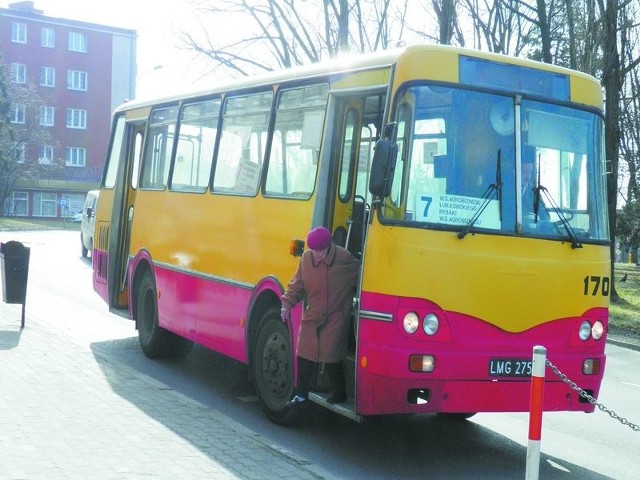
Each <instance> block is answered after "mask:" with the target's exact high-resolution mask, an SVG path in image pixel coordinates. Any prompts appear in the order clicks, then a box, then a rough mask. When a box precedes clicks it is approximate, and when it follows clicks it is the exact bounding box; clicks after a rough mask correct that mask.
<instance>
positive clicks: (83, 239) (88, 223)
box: [80, 190, 100, 257]
mask: <svg viewBox="0 0 640 480" xmlns="http://www.w3.org/2000/svg"><path fill="white" fill-rule="evenodd" d="M99 193H100V192H99V191H98V190H91V191H89V192H88V193H87V196H86V198H85V199H84V206H83V207H82V220H81V221H80V244H81V245H82V256H83V257H86V256H87V254H88V253H89V252H92V255H93V231H94V229H95V226H96V206H97V204H98V194H99Z"/></svg>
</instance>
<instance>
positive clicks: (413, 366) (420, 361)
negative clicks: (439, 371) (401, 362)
mask: <svg viewBox="0 0 640 480" xmlns="http://www.w3.org/2000/svg"><path fill="white" fill-rule="evenodd" d="M435 367H436V361H435V358H434V357H433V355H411V357H410V358H409V370H410V371H412V372H433V369H434V368H435Z"/></svg>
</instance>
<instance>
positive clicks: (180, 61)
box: [0, 0, 202, 97]
mask: <svg viewBox="0 0 640 480" xmlns="http://www.w3.org/2000/svg"><path fill="white" fill-rule="evenodd" d="M16 1H17V0H16ZM10 3H14V1H11V0H0V6H2V7H4V8H7V7H8V6H9V4H10ZM34 6H35V8H36V9H38V10H42V11H43V13H44V15H46V16H48V17H58V18H67V19H71V20H79V21H83V22H90V23H98V24H101V25H108V26H111V27H118V28H127V29H132V30H136V31H137V32H138V77H139V81H138V86H137V90H138V96H139V97H140V96H143V95H144V96H147V95H155V94H159V93H166V92H163V91H161V90H163V89H164V87H163V86H166V87H167V88H170V89H171V90H174V89H176V88H190V87H192V86H199V85H201V83H202V80H201V77H202V67H201V68H197V67H196V66H195V65H194V62H193V59H194V54H193V53H191V52H186V51H184V50H181V49H179V48H178V47H177V42H178V41H177V37H176V32H179V31H181V30H183V29H185V28H187V26H188V25H189V24H190V23H191V24H193V22H194V15H193V13H192V8H193V7H192V6H190V5H189V0H35V1H34ZM156 66H162V68H155V67H156ZM199 82H200V83H199Z"/></svg>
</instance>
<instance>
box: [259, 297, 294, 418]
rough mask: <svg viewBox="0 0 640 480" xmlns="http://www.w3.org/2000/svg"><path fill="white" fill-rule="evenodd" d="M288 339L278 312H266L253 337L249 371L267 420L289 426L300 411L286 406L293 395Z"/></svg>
mask: <svg viewBox="0 0 640 480" xmlns="http://www.w3.org/2000/svg"><path fill="white" fill-rule="evenodd" d="M289 338H290V337H289V331H288V330H287V328H286V327H285V325H284V323H282V320H281V319H280V311H279V310H277V309H271V310H269V311H267V313H266V314H265V315H264V317H263V318H262V321H261V322H260V326H259V328H258V333H257V335H256V342H255V345H254V348H253V358H252V360H253V361H252V367H253V375H254V381H255V387H256V393H257V394H258V399H259V400H260V403H261V405H262V409H263V410H264V412H265V414H266V415H267V417H269V419H270V420H272V421H273V422H275V423H278V424H280V425H290V424H292V423H293V422H294V421H295V419H296V417H297V413H298V410H299V409H295V408H293V409H292V408H288V407H287V406H286V402H287V401H288V400H289V399H290V398H291V395H293V353H292V349H291V342H290V340H289Z"/></svg>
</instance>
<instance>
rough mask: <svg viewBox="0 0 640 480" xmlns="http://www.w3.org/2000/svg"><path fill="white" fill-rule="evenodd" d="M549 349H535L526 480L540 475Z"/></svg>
mask: <svg viewBox="0 0 640 480" xmlns="http://www.w3.org/2000/svg"><path fill="white" fill-rule="evenodd" d="M546 365H547V349H546V348H544V347H541V346H540V345H536V346H535V347H533V365H532V367H531V403H530V405H529V444H528V446H527V470H526V474H525V479H526V480H537V479H538V475H539V473H540V437H541V436H542V402H543V400H544V371H545V368H546Z"/></svg>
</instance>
